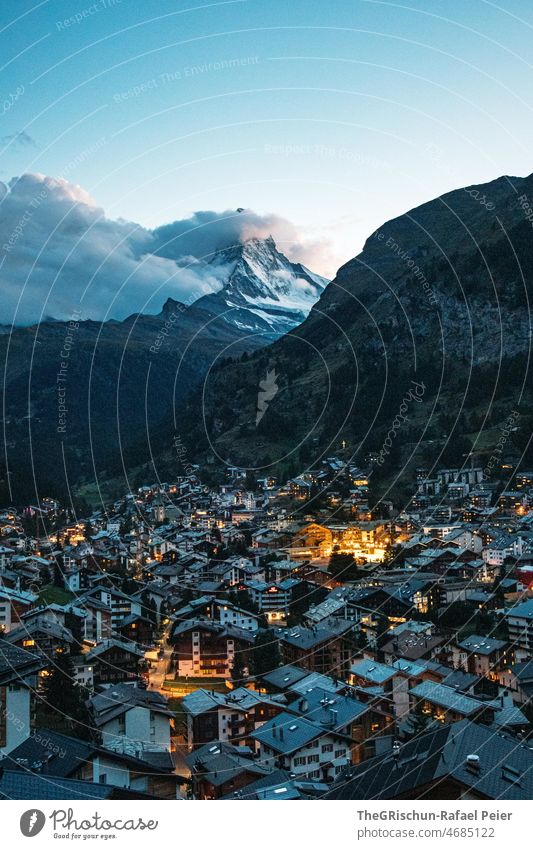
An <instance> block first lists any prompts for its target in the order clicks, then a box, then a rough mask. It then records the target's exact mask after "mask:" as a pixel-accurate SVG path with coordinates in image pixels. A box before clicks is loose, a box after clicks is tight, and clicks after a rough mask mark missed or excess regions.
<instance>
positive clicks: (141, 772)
mask: <svg viewBox="0 0 533 849" xmlns="http://www.w3.org/2000/svg"><path fill="white" fill-rule="evenodd" d="M164 758H166V761H165V760H164ZM0 766H1V767H3V768H4V769H8V770H13V771H20V772H22V773H25V774H38V775H39V776H42V777H46V778H48V780H49V781H50V783H55V782H56V780H57V779H64V778H67V779H73V780H77V781H85V782H92V783H95V784H106V785H112V786H113V787H122V788H127V789H129V790H135V791H138V792H141V793H147V794H149V795H151V796H155V797H157V798H160V799H175V798H176V796H177V794H178V787H179V785H180V784H183V783H184V782H185V779H184V778H183V777H181V776H179V775H176V774H175V773H174V764H173V762H172V758H171V757H170V754H169V753H159V752H143V755H142V757H132V756H130V755H127V754H124V753H122V752H115V751H112V750H110V749H109V748H104V747H103V746H100V745H99V744H97V743H95V742H91V741H85V740H79V739H77V738H75V737H69V736H67V735H65V734H60V733H58V732H56V731H49V730H46V729H40V730H39V731H38V732H36V733H35V734H33V735H32V736H31V737H28V739H27V740H25V741H24V742H23V743H21V744H20V745H19V746H17V747H16V748H15V749H14V750H13V751H12V752H11V753H10V754H9V755H8V756H7V757H5V758H4V759H3V760H2V761H0Z"/></svg>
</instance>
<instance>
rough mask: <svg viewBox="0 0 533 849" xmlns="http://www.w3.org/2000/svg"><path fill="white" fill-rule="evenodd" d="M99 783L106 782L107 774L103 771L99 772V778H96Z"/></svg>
mask: <svg viewBox="0 0 533 849" xmlns="http://www.w3.org/2000/svg"><path fill="white" fill-rule="evenodd" d="M98 781H99V782H100V784H107V775H106V774H105V772H102V773H100V778H99V779H98Z"/></svg>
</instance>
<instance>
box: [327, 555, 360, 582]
mask: <svg viewBox="0 0 533 849" xmlns="http://www.w3.org/2000/svg"><path fill="white" fill-rule="evenodd" d="M328 572H329V573H330V575H331V576H332V577H333V578H336V579H337V580H339V581H349V580H354V579H357V578H358V577H359V575H358V574H357V564H356V563H355V561H354V559H353V557H352V555H351V554H339V553H338V552H336V551H334V552H333V554H332V555H331V557H330V558H329V565H328Z"/></svg>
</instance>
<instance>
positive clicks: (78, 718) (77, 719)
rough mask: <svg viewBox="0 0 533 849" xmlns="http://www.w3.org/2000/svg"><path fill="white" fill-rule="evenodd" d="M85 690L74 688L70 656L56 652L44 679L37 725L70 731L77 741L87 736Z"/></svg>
mask: <svg viewBox="0 0 533 849" xmlns="http://www.w3.org/2000/svg"><path fill="white" fill-rule="evenodd" d="M87 695H88V694H87V691H86V690H85V689H84V688H82V687H80V686H79V685H78V682H77V681H76V679H75V676H74V666H73V665H72V661H71V659H70V654H69V653H68V652H67V651H65V650H64V649H58V650H57V651H56V652H55V653H54V655H53V657H52V660H51V663H50V668H49V674H48V676H47V677H46V678H45V679H44V685H43V690H42V694H41V696H40V704H39V709H38V717H39V725H40V726H41V727H46V728H52V729H53V726H57V730H64V729H65V726H66V727H67V729H70V730H71V729H74V728H75V731H76V736H77V737H79V738H80V739H89V738H90V737H91V731H92V729H91V723H90V717H89V713H88V711H87V708H86V706H85V700H86V698H87Z"/></svg>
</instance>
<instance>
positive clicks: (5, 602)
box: [0, 586, 37, 634]
mask: <svg viewBox="0 0 533 849" xmlns="http://www.w3.org/2000/svg"><path fill="white" fill-rule="evenodd" d="M36 601H37V596H36V595H35V593H32V592H23V591H22V590H12V589H8V588H7V587H2V586H0V633H4V634H6V633H7V632H8V631H11V630H12V629H13V628H16V627H17V626H18V625H19V623H20V620H21V618H22V616H23V615H24V613H27V611H28V610H30V609H31V607H32V606H33V605H34V604H35V602H36Z"/></svg>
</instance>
